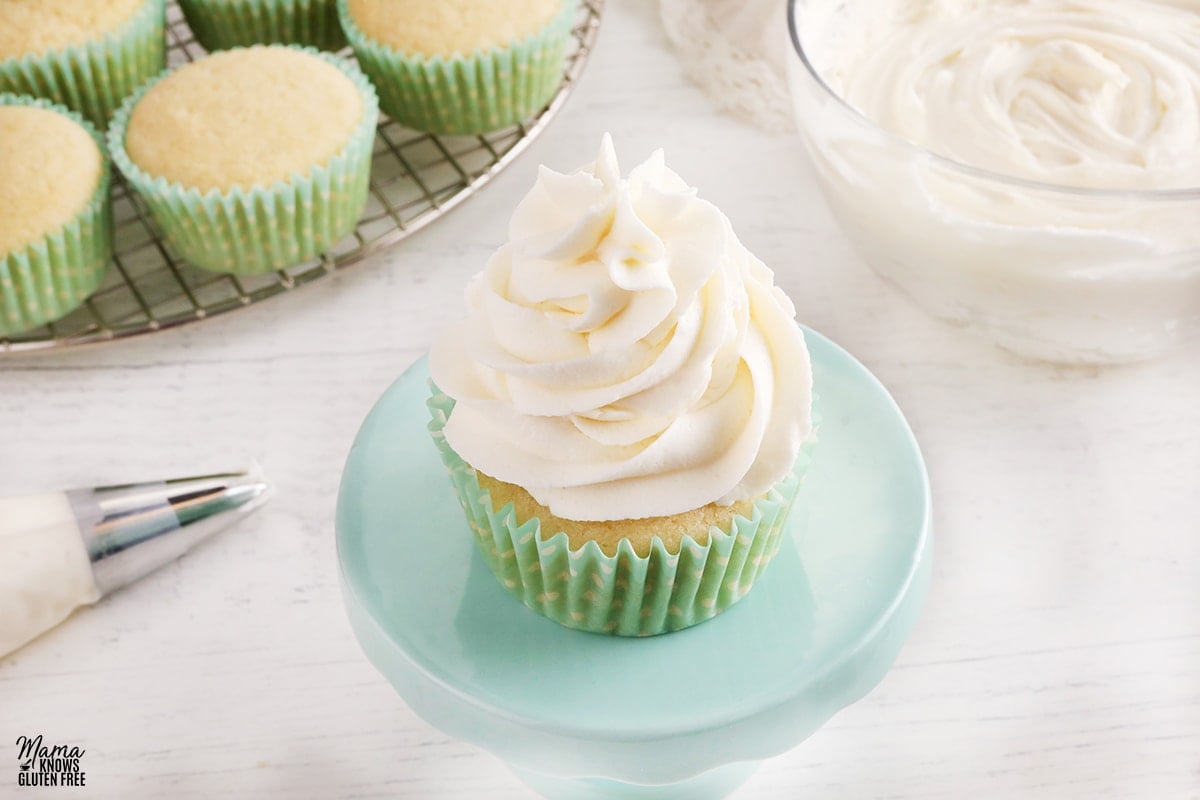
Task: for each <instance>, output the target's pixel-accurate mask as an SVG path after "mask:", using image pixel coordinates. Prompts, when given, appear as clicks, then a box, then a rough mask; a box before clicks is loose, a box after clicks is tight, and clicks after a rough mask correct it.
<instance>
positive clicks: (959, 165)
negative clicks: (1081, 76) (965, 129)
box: [787, 0, 1200, 201]
mask: <svg viewBox="0 0 1200 800" xmlns="http://www.w3.org/2000/svg"><path fill="white" fill-rule="evenodd" d="M803 1H804V2H807V0H803ZM800 2H802V0H788V2H787V26H788V34H789V35H790V38H791V40H792V49H793V50H794V51H795V55H796V56H797V57H799V59H800V63H801V64H803V65H804V69H805V70H807V71H808V75H809V77H810V78H812V80H814V81H816V84H817V86H819V87H820V88H821V90H822V91H823V92H824V93H825V94H827V95H828V96H829V97H831V98H832V99H833V101H834V102H835V103H837V105H838V106H840V107H841V108H842V110H843V111H845V112H846V113H848V114H849V115H850V116H851V117H853V118H854V119H856V120H858V122H859V123H860V124H862V125H864V126H866V127H869V128H871V129H872V130H874V131H876V132H877V133H879V134H882V135H883V136H884V137H885V138H886V139H889V140H891V141H892V142H894V143H895V144H896V145H898V146H899V147H901V148H902V149H903V150H906V151H908V152H910V153H912V154H914V155H916V156H919V157H920V158H922V159H924V160H927V161H930V162H932V163H933V164H936V165H938V166H941V167H944V168H946V169H949V170H950V171H952V172H960V173H964V174H967V175H970V176H971V177H974V178H981V179H983V180H987V181H991V182H994V183H1001V184H1006V185H1008V186H1013V187H1016V188H1020V189H1028V190H1033V191H1038V192H1046V193H1051V194H1060V195H1070V196H1074V197H1094V198H1103V199H1112V200H1119V199H1123V200H1140V201H1146V200H1149V201H1178V200H1200V187H1180V188H1176V189H1098V188H1092V187H1087V186H1071V185H1068V184H1062V183H1049V182H1045V181H1037V180H1033V179H1031V178H1021V177H1018V176H1016V175H1008V174H1005V173H1003V172H995V171H993V170H989V169H984V168H982V167H976V166H974V165H972V164H967V163H964V162H962V161H957V160H955V159H953V158H949V157H947V156H943V155H940V154H938V153H935V152H933V151H932V150H929V149H927V148H925V147H922V146H921V145H919V144H917V143H916V142H913V141H911V140H909V139H906V138H904V137H903V136H900V135H898V134H895V133H892V132H891V131H889V130H887V129H886V128H884V127H882V126H880V125H879V124H878V123H876V122H875V121H874V120H873V119H871V118H870V117H868V116H867V115H866V114H864V113H862V112H861V111H859V110H858V109H857V108H855V107H854V106H852V105H850V103H849V102H847V101H846V99H845V98H844V97H842V96H841V95H840V94H838V93H837V92H836V91H834V89H833V87H832V86H830V85H829V84H828V83H826V82H825V79H824V78H823V77H821V74H820V72H818V71H817V68H816V67H814V66H813V64H812V62H811V61H809V59H808V54H807V53H806V52H805V50H804V45H803V44H801V43H800V30H799V26H798V25H797V24H796V11H797V6H798V5H799V4H800ZM796 124H797V127H800V126H801V123H800V122H799V120H797V123H796Z"/></svg>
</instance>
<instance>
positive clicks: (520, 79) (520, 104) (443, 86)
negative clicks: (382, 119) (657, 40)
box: [338, 0, 576, 135]
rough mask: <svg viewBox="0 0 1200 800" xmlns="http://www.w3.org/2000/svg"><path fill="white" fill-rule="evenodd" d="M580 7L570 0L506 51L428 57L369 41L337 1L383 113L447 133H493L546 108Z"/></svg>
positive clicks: (344, 3)
mask: <svg viewBox="0 0 1200 800" xmlns="http://www.w3.org/2000/svg"><path fill="white" fill-rule="evenodd" d="M575 7H576V0H564V2H563V8H562V11H561V12H560V13H559V14H558V15H557V16H556V17H555V18H554V19H553V20H551V21H550V22H549V23H548V24H547V25H546V26H545V27H544V28H542V29H541V30H540V31H537V32H535V33H533V34H531V35H529V36H527V37H525V38H524V39H522V40H520V41H518V42H515V43H513V44H511V45H509V46H507V47H503V48H492V49H490V50H482V51H479V52H476V53H474V54H472V55H470V56H445V57H444V56H434V57H432V58H426V57H423V56H410V55H407V54H405V53H403V52H401V51H399V50H396V49H393V48H391V47H388V46H387V45H384V44H382V43H380V42H377V41H375V40H374V39H371V38H368V37H367V35H366V34H364V33H363V32H362V30H361V29H360V28H359V27H358V25H357V24H356V23H355V22H354V19H353V17H351V16H350V11H349V5H348V2H347V0H338V13H339V14H340V15H341V20H342V28H343V29H344V30H345V32H346V38H347V39H349V40H350V46H351V47H353V48H354V55H355V56H357V57H358V62H359V64H361V65H362V68H363V71H364V72H366V73H367V75H368V76H370V78H371V80H372V81H373V82H374V84H375V87H376V89H378V90H379V106H380V108H381V109H383V111H384V112H385V113H386V114H388V115H389V116H390V117H391V118H392V119H394V120H396V121H397V122H399V123H400V124H402V125H406V126H408V127H410V128H415V129H417V130H420V131H425V132H427V133H436V134H447V135H465V134H475V133H486V132H487V131H493V130H496V129H498V128H503V127H506V126H508V125H514V124H516V123H518V122H521V121H522V120H525V119H528V118H529V117H531V116H533V115H534V114H536V113H537V112H538V111H540V110H541V109H542V108H543V107H545V105H546V104H547V103H549V102H550V99H551V98H552V97H554V93H555V92H556V91H557V89H558V86H559V84H560V83H562V78H563V59H564V57H565V56H566V48H567V42H568V40H569V39H570V35H571V25H572V22H573V21H574V19H575Z"/></svg>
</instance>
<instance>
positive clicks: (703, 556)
mask: <svg viewBox="0 0 1200 800" xmlns="http://www.w3.org/2000/svg"><path fill="white" fill-rule="evenodd" d="M427 405H428V407H429V412H430V417H431V421H430V423H429V433H430V436H431V437H432V438H433V441H434V444H435V445H436V446H437V449H438V452H439V453H440V454H441V457H442V462H443V463H444V464H445V465H446V469H447V470H448V471H449V473H450V482H451V483H452V484H453V486H454V491H455V493H456V494H457V495H458V499H459V502H460V504H461V505H462V508H463V511H464V512H465V513H466V516H467V522H468V524H469V525H470V528H471V531H472V533H473V534H474V537H475V540H476V544H477V545H478V546H479V550H480V552H482V553H483V558H484V560H485V561H486V562H487V565H488V567H489V568H490V569H491V571H492V573H493V574H494V575H495V576H496V579H497V580H499V581H500V583H501V584H502V585H503V586H504V588H506V589H507V590H508V591H509V593H510V594H512V595H513V596H514V597H516V598H517V599H518V600H520V601H521V602H522V603H524V604H525V605H526V606H528V607H529V608H531V609H532V610H534V611H536V612H538V613H539V614H542V615H543V616H546V617H549V618H550V619H552V620H554V621H555V622H557V623H559V624H560V625H564V626H566V627H568V628H576V629H579V630H583V631H590V632H592V633H605V634H614V635H617V636H652V635H655V634H660V633H668V632H670V631H677V630H681V629H683V628H688V627H691V626H692V625H696V624H698V623H701V622H704V621H705V620H708V619H711V618H713V617H715V616H717V615H718V614H720V613H721V612H722V611H725V610H726V609H728V608H729V607H730V606H732V605H734V604H735V603H737V602H738V601H739V600H741V599H742V598H743V597H745V596H746V594H747V593H748V592H749V591H750V589H751V588H752V587H753V585H754V582H755V580H756V579H757V578H758V576H759V575H761V574H762V572H763V570H764V569H766V567H767V565H768V563H769V562H770V561H771V559H772V558H774V556H775V554H776V553H777V552H778V551H779V545H780V542H781V541H782V539H783V536H784V535H785V533H784V532H785V529H786V521H787V516H788V512H789V511H790V509H791V505H792V501H793V500H794V499H795V496H796V493H797V491H798V490H799V487H800V482H801V478H802V475H803V472H804V470H805V469H806V468H807V465H808V462H809V459H810V455H811V449H810V448H811V445H807V446H806V447H805V448H804V449H803V450H802V451H801V454H800V456H799V458H798V459H797V464H796V467H795V468H794V469H793V471H792V473H790V474H789V475H788V476H787V477H785V478H784V479H783V480H782V481H780V482H779V483H778V484H776V486H775V487H773V488H772V489H771V490H770V491H769V492H768V493H767V494H766V496H764V497H763V498H761V499H760V500H758V501H757V502H756V503H755V504H754V508H753V512H752V514H751V515H750V516H749V517H748V518H747V517H741V516H738V517H735V518H734V521H733V524H732V526H731V527H730V528H729V529H728V530H721V529H720V528H717V527H713V528H712V529H711V530H710V532H709V537H708V541H707V542H706V543H705V544H700V543H699V542H697V541H696V540H695V539H692V538H691V537H685V538H684V541H683V544H682V545H681V546H680V548H679V552H678V553H671V552H669V551H668V550H667V549H666V547H665V546H664V545H663V543H662V541H661V540H659V539H657V538H655V539H654V540H653V542H652V543H651V547H650V553H649V555H647V556H639V555H637V553H635V552H634V550H633V547H632V546H631V545H630V543H629V542H628V540H623V541H621V542H620V543H619V544H618V547H617V553H616V555H613V556H608V555H605V554H604V552H603V551H602V550H601V549H600V547H599V546H598V545H597V544H596V543H595V542H588V543H587V544H585V545H584V546H583V547H581V548H579V549H576V550H571V548H570V542H569V540H568V538H567V535H566V534H565V533H563V532H561V531H560V532H558V533H556V534H554V535H553V536H551V537H549V538H543V536H542V531H541V522H540V521H539V520H538V519H536V518H535V519H530V520H527V521H526V522H525V524H523V525H518V524H517V520H516V515H515V513H514V512H513V507H512V504H511V503H510V504H508V505H506V506H504V507H503V508H499V509H496V508H493V507H492V500H491V495H490V494H489V493H488V492H487V491H486V490H484V489H482V488H481V487H480V485H479V480H478V478H477V477H476V474H475V470H474V469H473V468H472V467H471V466H470V465H469V464H467V463H466V462H465V461H463V460H462V459H461V458H459V456H458V454H457V453H455V452H454V450H453V449H451V447H450V445H449V444H448V443H447V442H446V438H445V436H444V435H443V433H442V429H443V427H444V426H445V424H446V420H447V419H448V418H449V415H450V411H451V410H452V409H453V408H454V400H453V399H452V398H450V397H448V396H447V395H446V394H444V393H442V392H441V391H439V390H438V389H437V387H436V386H434V387H432V391H431V395H430V397H429V399H428V401H427Z"/></svg>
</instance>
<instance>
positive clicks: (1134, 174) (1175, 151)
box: [806, 0, 1200, 189]
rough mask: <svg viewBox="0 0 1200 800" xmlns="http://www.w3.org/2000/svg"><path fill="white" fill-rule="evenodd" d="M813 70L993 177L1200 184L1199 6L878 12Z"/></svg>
mask: <svg viewBox="0 0 1200 800" xmlns="http://www.w3.org/2000/svg"><path fill="white" fill-rule="evenodd" d="M822 2H824V3H826V4H827V5H829V6H830V7H837V8H843V6H844V7H845V8H846V9H850V8H853V10H854V11H855V12H856V15H857V17H858V18H857V19H853V20H847V22H848V23H850V25H852V26H853V27H852V28H850V29H847V30H845V31H843V32H842V35H836V36H834V37H832V38H831V37H829V36H828V32H827V31H824V30H822V28H821V26H820V24H819V16H820V11H821V9H820V8H819V7H818V8H816V9H815V11H816V13H815V14H814V15H813V20H812V21H813V22H814V23H817V24H816V25H815V27H814V26H810V27H808V28H806V30H809V31H812V35H811V37H809V38H811V39H812V47H813V51H814V53H813V54H814V60H815V61H816V62H817V63H816V64H815V65H816V66H817V68H818V69H819V70H820V71H821V72H822V74H823V75H824V76H825V77H826V79H827V80H828V81H829V83H830V84H831V85H832V86H833V88H834V89H835V90H836V91H837V92H839V93H840V94H841V95H842V96H843V97H845V98H846V100H847V101H848V102H849V103H850V104H851V105H853V106H855V107H856V108H858V109H859V110H860V111H862V112H863V113H864V114H865V115H866V116H868V117H870V118H871V119H872V120H874V121H875V122H877V123H879V124H880V125H881V126H883V127H884V128H887V129H888V130H890V131H892V132H894V133H896V134H899V135H900V136H903V137H904V138H906V139H909V140H910V141H913V142H916V143H918V144H920V145H923V146H925V147H927V148H928V149H930V150H932V151H933V152H935V153H938V154H939V155H944V156H947V157H950V158H952V159H955V160H957V161H960V162H962V163H966V164H970V165H973V166H976V167H982V168H984V169H988V170H991V171H994V172H1000V173H1004V174H1007V175H1015V176H1019V177H1024V178H1030V179H1034V180H1038V181H1043V182H1048V183H1055V184H1062V185H1069V186H1079V187H1090V188H1106V189H1134V188H1137V189H1151V188H1180V187H1191V186H1197V185H1200V146H1197V143H1198V142H1200V3H1197V2H1195V0H1143V2H1137V3H1130V2H1128V0H879V2H866V3H864V2H859V3H855V4H851V5H846V4H843V3H842V2H841V0H814V3H816V4H820V3H822Z"/></svg>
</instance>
